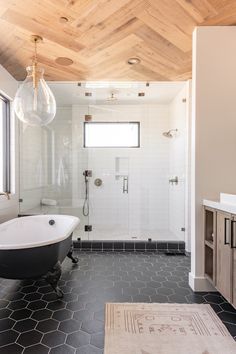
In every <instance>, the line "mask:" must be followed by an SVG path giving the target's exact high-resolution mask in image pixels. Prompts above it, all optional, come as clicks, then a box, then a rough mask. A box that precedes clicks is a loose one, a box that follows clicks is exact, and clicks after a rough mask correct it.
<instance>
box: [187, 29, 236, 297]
mask: <svg viewBox="0 0 236 354" xmlns="http://www.w3.org/2000/svg"><path fill="white" fill-rule="evenodd" d="M235 38H236V27H234V26H230V27H222V26H220V27H199V28H197V29H196V30H195V32H194V35H193V136H192V137H193V139H192V205H193V208H192V218H191V223H192V230H191V238H192V263H191V273H190V278H189V279H190V285H191V286H192V288H193V289H195V290H207V289H209V284H208V282H207V281H206V280H205V278H204V234H203V231H204V230H203V206H202V201H203V198H207V199H218V198H219V193H220V192H226V193H232V194H236V163H235V151H236V65H235V63H236V41H235Z"/></svg>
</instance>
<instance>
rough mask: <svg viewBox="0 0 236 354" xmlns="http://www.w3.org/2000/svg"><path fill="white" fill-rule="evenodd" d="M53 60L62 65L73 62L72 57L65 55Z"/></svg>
mask: <svg viewBox="0 0 236 354" xmlns="http://www.w3.org/2000/svg"><path fill="white" fill-rule="evenodd" d="M55 62H56V63H57V64H59V65H63V66H69V65H72V64H73V63H74V62H73V60H72V59H70V58H66V57H58V58H56V60H55Z"/></svg>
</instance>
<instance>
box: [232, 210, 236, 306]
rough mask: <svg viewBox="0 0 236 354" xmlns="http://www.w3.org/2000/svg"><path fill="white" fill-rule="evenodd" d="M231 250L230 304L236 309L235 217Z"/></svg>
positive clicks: (234, 219) (233, 219)
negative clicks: (231, 280) (231, 279)
mask: <svg viewBox="0 0 236 354" xmlns="http://www.w3.org/2000/svg"><path fill="white" fill-rule="evenodd" d="M231 230H232V233H231V248H232V252H233V254H232V269H233V270H232V277H233V282H232V304H233V306H234V307H235V308H236V216H235V215H234V216H233V218H232V229H231Z"/></svg>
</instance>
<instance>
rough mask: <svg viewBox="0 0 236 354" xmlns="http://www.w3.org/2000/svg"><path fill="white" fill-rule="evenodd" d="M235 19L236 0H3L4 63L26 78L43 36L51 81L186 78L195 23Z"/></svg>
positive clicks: (0, 46)
mask: <svg viewBox="0 0 236 354" xmlns="http://www.w3.org/2000/svg"><path fill="white" fill-rule="evenodd" d="M65 18H66V19H65ZM234 24H236V0H33V1H32V0H0V33H1V36H0V64H2V65H3V66H4V67H5V68H6V69H7V70H8V71H9V72H10V73H11V74H12V75H13V76H14V77H15V78H16V79H18V80H22V79H24V77H25V67H26V66H27V65H29V64H30V63H31V60H32V57H33V43H31V42H30V40H29V38H30V35H31V34H38V35H41V36H42V37H43V38H44V40H43V43H41V44H39V46H38V53H39V54H38V59H39V62H40V63H41V64H42V66H43V67H44V68H45V71H46V75H45V77H46V78H47V79H48V80H68V81H71V80H72V81H74V80H75V81H77V80H137V81H141V80H145V81H146V80H148V81H151V80H155V81H159V80H160V81H163V80H166V81H168V80H186V79H189V78H191V45H192V44H191V36H192V32H193V29H194V27H195V26H199V25H200V26H215V25H234ZM58 57H66V58H70V59H71V60H72V61H73V64H72V65H70V66H63V65H61V64H59V63H56V62H55V60H56V59H57V58H58ZM130 57H138V58H139V59H140V60H141V62H140V64H137V65H134V66H130V65H129V64H127V59H128V58H130Z"/></svg>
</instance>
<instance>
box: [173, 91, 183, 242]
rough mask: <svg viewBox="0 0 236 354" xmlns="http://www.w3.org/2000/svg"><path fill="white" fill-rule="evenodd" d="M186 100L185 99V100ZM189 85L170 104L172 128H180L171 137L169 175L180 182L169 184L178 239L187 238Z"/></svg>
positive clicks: (174, 231)
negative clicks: (185, 229) (186, 193)
mask: <svg viewBox="0 0 236 354" xmlns="http://www.w3.org/2000/svg"><path fill="white" fill-rule="evenodd" d="M183 100H184V101H183ZM186 101H187V87H186V86H185V87H184V88H183V89H182V90H181V91H180V92H179V94H178V95H177V96H176V97H175V98H174V100H173V101H172V102H171V104H170V113H169V114H170V118H169V122H170V123H169V125H170V129H178V132H177V133H176V134H174V138H171V139H170V150H169V175H170V178H174V177H175V176H177V177H178V184H170V185H169V227H170V230H171V231H172V232H173V234H175V235H176V236H177V238H178V239H180V240H181V239H183V238H185V232H184V231H181V228H185V190H186V150H187V146H186V142H187V139H186V137H187V113H186Z"/></svg>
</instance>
